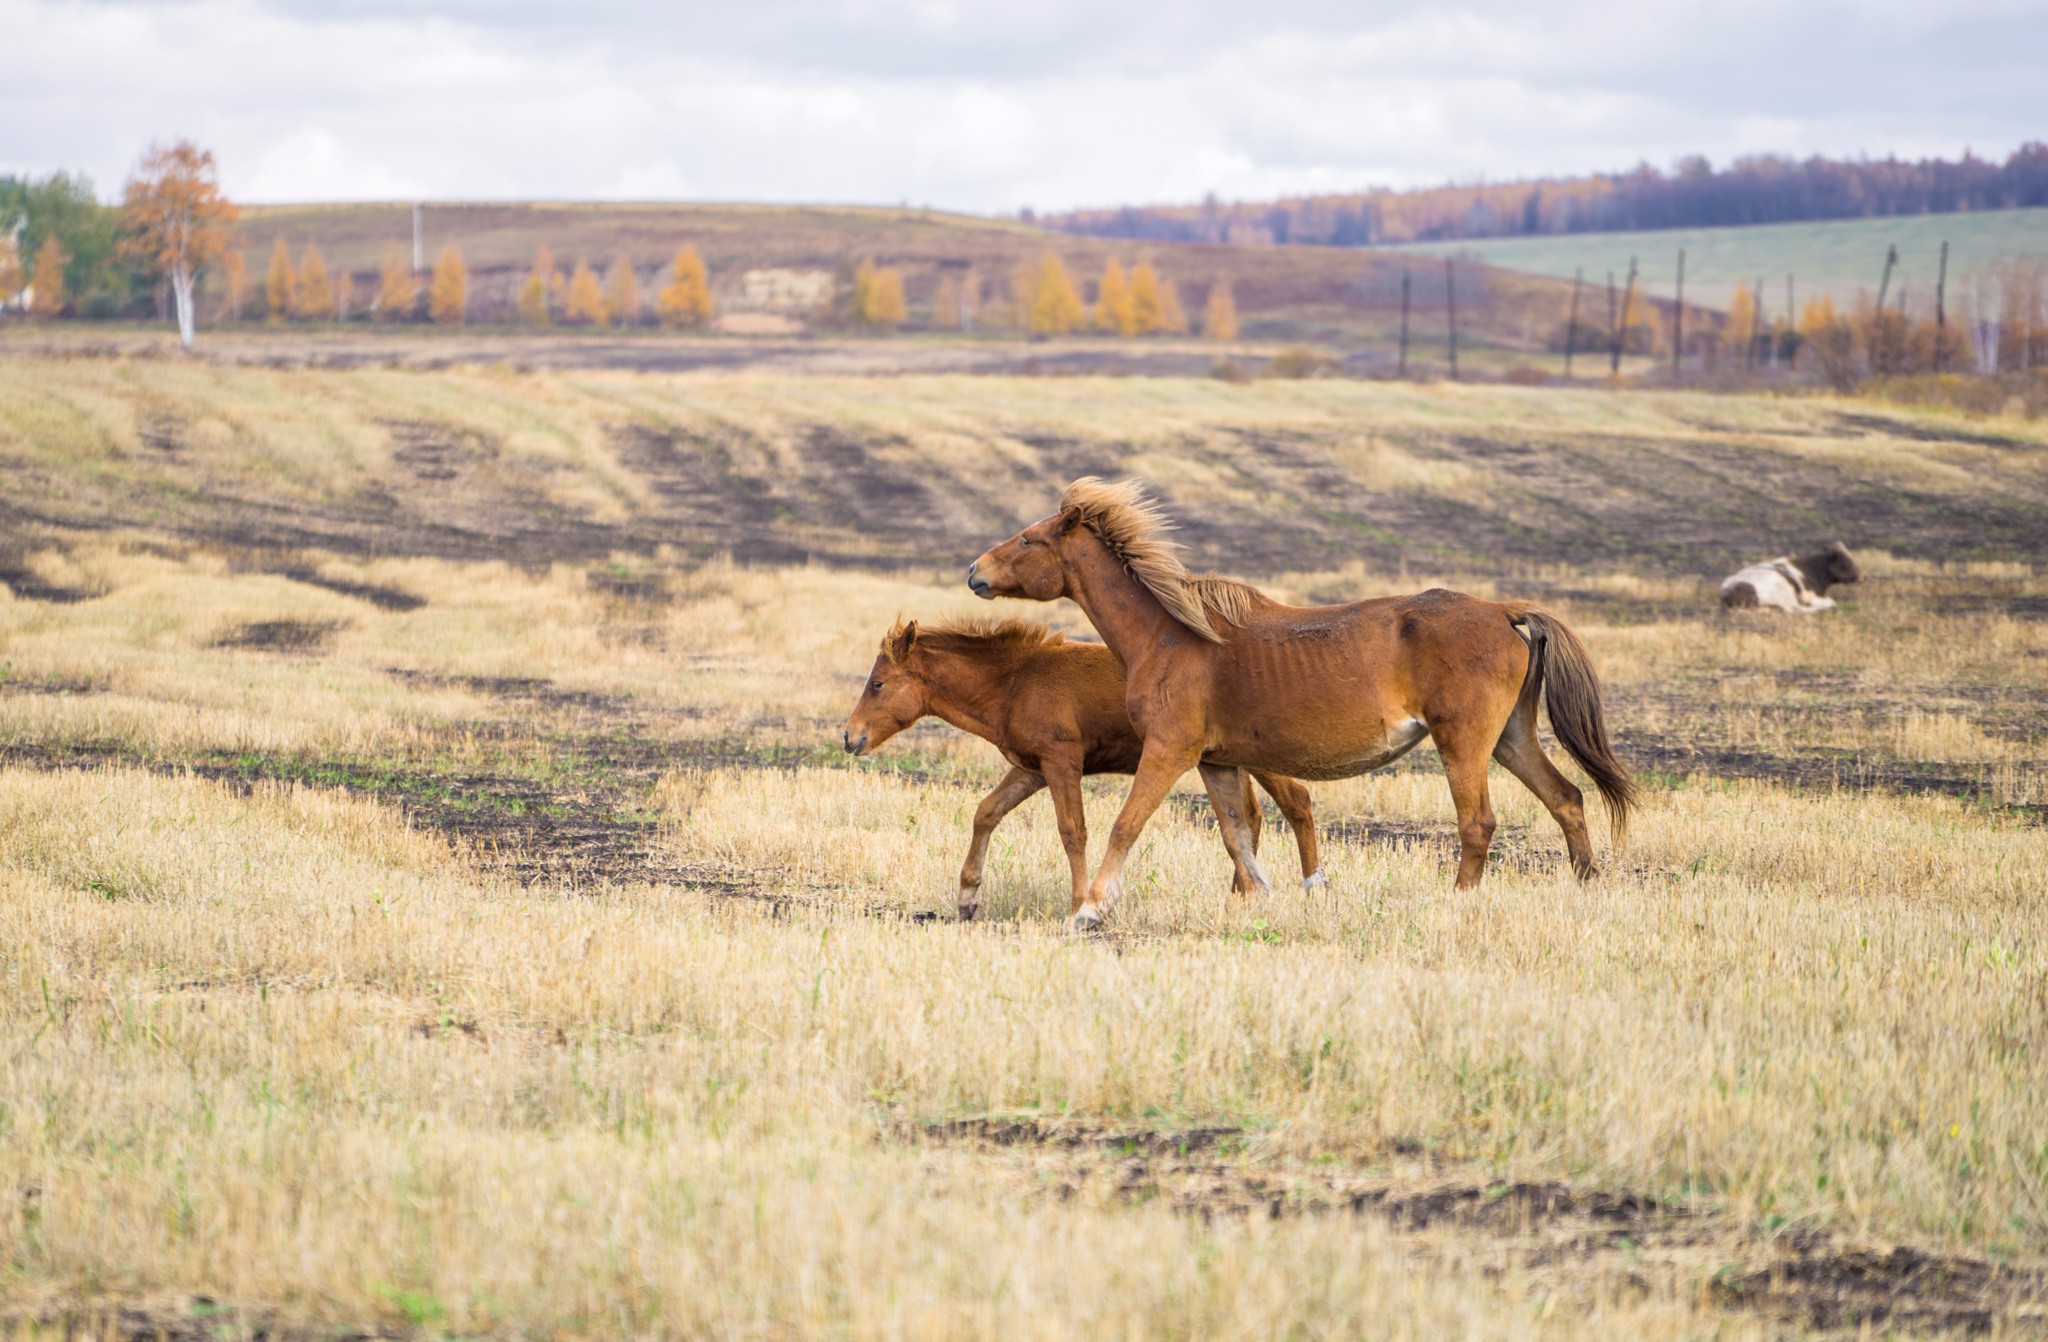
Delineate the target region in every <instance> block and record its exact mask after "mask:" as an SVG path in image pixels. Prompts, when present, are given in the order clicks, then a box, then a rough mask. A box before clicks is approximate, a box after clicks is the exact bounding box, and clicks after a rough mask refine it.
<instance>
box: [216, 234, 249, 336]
mask: <svg viewBox="0 0 2048 1342" xmlns="http://www.w3.org/2000/svg"><path fill="white" fill-rule="evenodd" d="M220 277H221V296H220V315H221V319H222V320H223V321H231V322H233V321H240V320H241V319H242V308H243V306H244V305H245V304H247V303H248V301H249V254H248V253H247V252H245V251H243V250H242V249H241V248H239V247H237V248H236V249H235V250H233V251H231V252H229V253H228V254H227V255H226V256H223V257H222V258H221V261H220Z"/></svg>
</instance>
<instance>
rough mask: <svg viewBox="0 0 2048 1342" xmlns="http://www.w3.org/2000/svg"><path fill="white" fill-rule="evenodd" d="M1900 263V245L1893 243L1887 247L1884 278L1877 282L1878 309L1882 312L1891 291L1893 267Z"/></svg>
mask: <svg viewBox="0 0 2048 1342" xmlns="http://www.w3.org/2000/svg"><path fill="white" fill-rule="evenodd" d="M1898 263H1899V245H1898V244H1897V243H1893V244H1892V245H1891V246H1890V247H1887V248H1886V249H1885V253H1884V278H1883V279H1881V280H1879V281H1878V282H1877V310H1878V312H1879V313H1880V314H1881V313H1883V311H1884V296H1885V294H1886V293H1887V292H1889V291H1890V289H1891V287H1892V267H1893V266H1895V265H1897V264H1898Z"/></svg>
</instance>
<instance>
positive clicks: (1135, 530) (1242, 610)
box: [1060, 475, 1265, 643]
mask: <svg viewBox="0 0 2048 1342" xmlns="http://www.w3.org/2000/svg"><path fill="white" fill-rule="evenodd" d="M1060 511H1061V512H1062V513H1064V514H1066V515H1068V516H1070V517H1072V518H1073V519H1074V520H1075V521H1077V522H1079V523H1080V524H1081V525H1083V526H1085V527H1087V528H1088V529H1089V530H1090V531H1093V532H1094V533H1095V534H1096V535H1097V536H1099V537H1101V538H1102V543H1103V544H1104V545H1107V546H1108V547H1109V548H1110V551H1111V552H1112V553H1114V554H1115V555H1116V557H1117V558H1119V559H1121V560H1122V561H1123V563H1124V567H1125V568H1127V569H1129V570H1130V573H1131V576H1132V577H1134V578H1136V579H1137V580H1138V581H1139V582H1141V583H1143V584H1144V585H1145V590H1147V591H1149V592H1150V593H1152V595H1153V596H1156V597H1158V598H1159V604H1160V605H1162V606H1164V607H1166V611H1167V614H1169V615H1171V616H1173V618H1174V619H1176V620H1179V621H1180V622H1181V623H1182V624H1184V625H1186V626H1187V627H1188V628H1189V629H1191V630H1193V631H1194V632H1195V633H1197V634H1200V635H1201V636H1202V637H1203V638H1206V639H1208V640H1209V641H1210V642H1211V643H1221V642H1222V641H1223V635H1222V634H1220V633H1218V632H1216V626H1215V624H1214V623H1213V622H1212V621H1211V620H1210V618H1209V617H1210V616H1211V615H1216V616H1220V617H1221V618H1222V619H1224V620H1226V621H1228V622H1229V623H1231V624H1243V623H1244V620H1245V617H1246V616H1247V615H1249V614H1250V613H1251V611H1252V608H1253V607H1254V606H1256V605H1258V604H1259V603H1260V602H1261V601H1263V600H1264V599H1265V598H1264V595H1263V594H1262V593H1260V592H1259V591H1258V589H1256V588H1254V587H1252V586H1251V585H1250V584H1248V583H1242V582H1239V581H1238V580H1237V579H1235V578H1225V577H1222V576H1220V575H1218V574H1214V573H1204V574H1199V575H1198V574H1193V573H1189V572H1188V570H1187V566H1186V565H1185V564H1183V563H1181V562H1180V546H1179V545H1178V544H1177V543H1176V542H1174V541H1171V540H1168V539H1167V537H1166V533H1167V532H1168V531H1170V530H1172V529H1173V523H1172V522H1170V521H1169V520H1167V517H1166V514H1165V513H1164V512H1162V511H1160V508H1159V505H1158V504H1156V503H1154V502H1153V501H1152V500H1151V499H1148V498H1146V497H1145V487H1144V486H1143V485H1142V484H1140V483H1139V482H1137V481H1136V480H1122V481H1119V482H1117V483H1115V484H1110V483H1109V482H1107V481H1104V480H1099V479H1097V478H1096V477H1095V476H1092V475H1089V476H1083V477H1082V478H1081V479H1079V480H1076V481H1074V483H1073V484H1071V485H1068V486H1067V492H1066V493H1065V494H1062V495H1061V496H1060Z"/></svg>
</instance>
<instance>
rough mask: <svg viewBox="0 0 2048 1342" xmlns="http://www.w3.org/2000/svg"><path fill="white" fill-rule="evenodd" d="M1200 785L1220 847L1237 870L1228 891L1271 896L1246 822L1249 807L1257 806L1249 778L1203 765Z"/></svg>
mask: <svg viewBox="0 0 2048 1342" xmlns="http://www.w3.org/2000/svg"><path fill="white" fill-rule="evenodd" d="M1202 782H1203V783H1204V784H1205V785H1207V787H1208V789H1209V806H1210V808H1211V809H1212V810H1214V811H1215V812H1216V828H1217V829H1219V830H1221V831H1222V832H1223V846H1224V848H1226V849H1227V850H1229V852H1230V861H1231V863H1232V865H1234V866H1235V867H1236V868H1237V871H1236V877H1235V879H1234V880H1233V881H1232V882H1231V885H1230V888H1231V890H1232V891H1233V892H1235V893H1237V894H1240V895H1248V894H1252V893H1254V892H1256V893H1258V894H1261V895H1270V894H1272V893H1273V884H1272V882H1270V881H1268V880H1267V879H1266V873H1265V871H1264V870H1263V869H1262V868H1261V867H1260V866H1259V834H1258V830H1256V829H1255V828H1253V826H1252V822H1251V819H1250V815H1251V814H1252V812H1251V810H1250V808H1251V807H1252V806H1256V805H1257V804H1258V802H1257V800H1256V799H1255V798H1254V797H1253V796H1252V780H1251V775H1249V774H1247V773H1244V772H1243V771H1242V770H1239V769H1236V768H1233V767H1231V766H1230V765H1227V764H1204V765H1203V766H1202Z"/></svg>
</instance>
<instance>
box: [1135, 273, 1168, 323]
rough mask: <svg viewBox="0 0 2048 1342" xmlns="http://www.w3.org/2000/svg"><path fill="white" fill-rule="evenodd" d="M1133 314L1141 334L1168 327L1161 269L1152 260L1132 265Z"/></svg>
mask: <svg viewBox="0 0 2048 1342" xmlns="http://www.w3.org/2000/svg"><path fill="white" fill-rule="evenodd" d="M1131 316H1132V319H1133V321H1134V322H1135V323H1136V325H1137V330H1138V334H1139V335H1152V334H1154V333H1155V332H1159V331H1164V330H1166V329H1167V324H1166V316H1167V313H1166V295H1165V291H1164V290H1163V289H1162V288H1161V287H1160V283H1159V271H1158V270H1157V269H1156V268H1155V267H1154V266H1153V264H1152V263H1151V262H1150V261H1140V262H1138V264H1137V265H1135V266H1132V267H1131Z"/></svg>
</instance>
